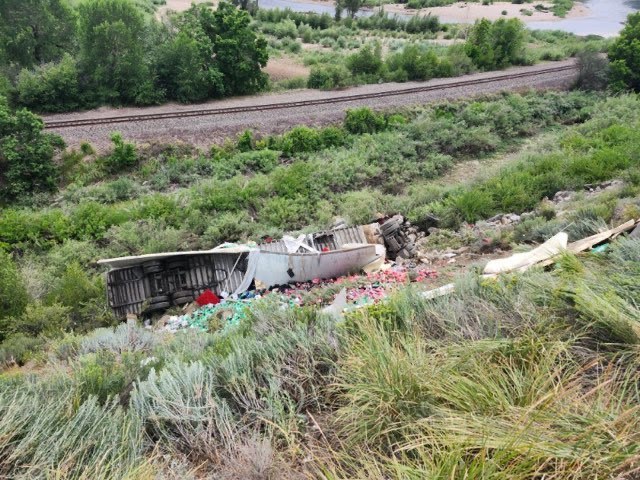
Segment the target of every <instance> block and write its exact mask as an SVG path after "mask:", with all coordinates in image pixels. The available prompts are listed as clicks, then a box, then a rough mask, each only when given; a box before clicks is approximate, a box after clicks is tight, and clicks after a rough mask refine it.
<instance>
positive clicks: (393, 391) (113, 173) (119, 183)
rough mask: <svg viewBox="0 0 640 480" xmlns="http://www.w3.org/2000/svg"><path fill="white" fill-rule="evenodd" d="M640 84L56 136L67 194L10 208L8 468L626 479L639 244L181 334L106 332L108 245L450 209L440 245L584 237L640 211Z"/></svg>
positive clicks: (187, 244) (433, 245)
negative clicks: (317, 122) (157, 130)
mask: <svg viewBox="0 0 640 480" xmlns="http://www.w3.org/2000/svg"><path fill="white" fill-rule="evenodd" d="M639 102H640V99H639V98H638V97H637V96H636V95H622V96H619V97H612V98H607V97H605V96H603V95H597V94H587V93H580V92H570V93H546V94H528V95H503V96H498V97H493V98H486V99H478V100H473V101H465V102H456V103H443V104H439V105H433V106H429V107H424V108H420V109H415V110H411V111H402V112H396V113H376V112H372V111H370V110H367V109H359V110H355V111H352V112H350V113H349V115H348V116H347V118H346V120H345V122H344V124H343V125H337V126H333V127H326V128H322V129H311V128H307V127H298V128H296V129H293V130H292V131H290V132H288V133H286V134H284V135H282V136H277V137H268V138H258V137H257V136H256V135H253V134H251V133H250V132H247V133H246V134H244V135H242V136H241V137H239V138H238V139H236V140H235V141H233V142H228V143H227V144H226V145H224V146H222V147H215V148H213V149H212V150H211V151H210V152H197V151H195V150H193V149H191V148H190V147H187V146H171V147H166V146H149V147H147V148H145V149H138V150H136V149H134V148H130V147H128V146H127V145H126V143H120V141H117V142H116V148H115V149H114V151H113V152H112V153H111V154H110V155H106V156H97V155H95V154H94V153H92V152H91V149H90V148H89V147H88V146H85V147H83V151H81V152H71V153H67V154H65V155H64V157H63V158H62V159H61V163H60V168H61V173H62V176H61V178H60V184H59V187H60V191H59V192H58V193H55V194H41V195H37V196H32V197H29V198H22V199H19V201H17V202H16V203H14V204H13V205H11V206H6V207H5V208H3V209H2V211H1V212H0V242H1V243H0V245H1V246H2V252H0V285H1V287H0V335H1V337H2V343H0V366H1V368H2V369H3V370H2V373H0V476H6V477H8V478H16V477H23V478H50V477H56V478H105V479H107V478H135V479H146V478H157V476H160V478H203V477H205V476H206V475H209V476H214V477H216V478H308V477H313V478H324V479H338V478H380V479H382V478H460V479H462V478H494V479H532V478H557V479H567V478H570V479H571V478H573V479H579V478H580V479H582V478H584V479H590V478H595V477H600V478H620V479H622V478H633V475H634V472H635V471H636V469H637V468H638V467H640V464H639V463H638V462H639V460H640V459H639V458H638V455H639V453H638V447H637V445H638V444H639V443H638V441H639V440H640V439H639V438H638V433H637V432H638V425H637V420H636V418H638V415H637V414H636V413H637V411H638V409H639V408H640V401H639V400H640V398H639V395H638V391H637V384H638V380H639V378H638V373H637V372H638V371H639V369H638V366H639V365H638V359H637V345H638V344H639V343H640V329H639V326H638V320H639V319H640V312H639V311H638V305H640V290H639V289H638V285H639V284H640V270H639V269H638V261H639V260H640V242H639V241H638V240H637V239H636V240H633V239H624V238H620V239H618V240H617V241H616V242H615V243H614V244H612V245H611V246H610V247H609V248H608V249H607V250H606V251H605V252H604V253H599V254H587V255H582V256H580V257H575V256H571V255H564V256H563V257H562V258H561V259H560V260H559V261H558V262H557V264H556V265H554V266H553V267H552V268H551V269H550V270H548V271H543V270H533V271H531V272H529V273H527V274H523V275H509V276H505V277H502V278H500V279H499V280H497V281H488V280H479V279H478V278H477V277H476V276H475V274H474V272H475V271H476V268H475V267H474V266H471V267H469V268H468V269H467V270H468V273H467V274H464V275H462V276H458V277H457V278H456V283H457V289H456V293H455V294H453V295H451V296H449V297H444V298H441V299H435V300H425V299H424V298H423V297H422V296H421V295H420V291H421V290H422V289H425V288H429V287H430V286H432V284H430V283H428V282H427V283H425V284H411V285H407V286H406V287H403V288H401V289H400V290H399V291H398V292H397V293H396V294H394V295H393V296H392V297H391V298H390V299H389V301H388V302H386V303H380V304H376V305H373V306H369V307H364V308H361V309H357V310H354V311H352V312H350V313H348V314H347V315H346V317H345V318H344V319H343V320H341V321H336V320H335V319H333V318H330V317H327V316H324V315H322V314H321V313H320V310H319V309H318V308H316V307H300V308H281V304H280V303H279V302H278V300H277V297H276V296H269V295H267V296H266V297H265V298H264V299H261V300H256V301H254V302H252V303H251V308H250V309H249V310H248V311H247V312H246V318H245V319H243V320H242V321H241V322H240V323H239V324H238V325H235V326H231V325H228V326H225V325H224V324H221V323H219V322H218V323H216V322H213V323H212V324H211V325H212V327H211V329H210V331H209V332H198V331H193V330H188V331H183V332H178V333H177V334H170V333H167V332H163V331H160V330H148V329H145V328H142V327H140V326H136V325H124V324H123V325H120V326H118V327H117V328H115V329H114V328H111V327H109V325H110V324H112V322H113V319H112V318H111V316H110V313H109V310H108V308H107V306H106V305H105V300H104V284H103V280H102V277H101V272H100V271H99V269H98V268H97V267H96V265H95V261H96V260H97V259H98V258H100V257H106V256H115V255H125V254H133V253H149V252H154V251H162V250H173V249H190V248H201V247H211V246H214V245H215V244H216V243H219V242H220V241H222V240H243V239H248V238H254V239H255V238H258V237H260V236H261V235H263V234H273V235H277V234H279V233H281V232H282V231H284V230H290V229H299V228H309V229H311V228H321V227H324V226H326V225H327V224H328V223H329V222H330V221H331V219H332V217H333V216H334V215H336V214H338V215H342V216H345V217H347V218H348V219H350V220H351V221H352V222H362V221H366V220H369V219H370V218H371V217H372V216H374V215H375V214H376V213H377V212H388V213H393V212H398V211H399V212H403V213H405V214H406V215H408V217H409V218H410V220H411V221H412V222H413V223H414V224H415V225H418V226H424V225H425V224H424V221H425V218H426V215H427V214H431V215H436V216H438V217H439V218H440V225H439V229H438V230H435V231H432V232H433V233H432V234H431V235H430V236H429V237H427V241H426V243H425V245H423V247H422V248H423V249H425V250H427V251H428V250H442V249H445V248H459V247H461V246H465V247H467V248H470V249H471V251H473V252H484V251H492V249H494V248H496V247H499V248H502V249H507V248H515V249H521V248H530V246H529V245H524V244H527V243H535V242H540V241H542V240H544V239H546V238H548V237H550V236H551V235H553V234H554V233H556V232H558V231H560V230H565V231H567V232H568V233H569V234H570V237H571V238H572V239H575V238H580V237H582V236H586V235H589V234H591V233H594V232H595V231H597V230H598V229H599V228H602V227H604V226H606V224H607V223H608V224H618V223H621V222H623V221H625V220H627V219H629V218H639V217H640V163H639V162H640V142H639V141H638V136H637V135H636V132H637V131H638V128H639V127H640V108H639V107H640V104H639ZM118 145H119V146H118ZM459 178H462V179H463V181H462V182H460V181H459V180H458V181H456V182H455V183H451V180H448V181H447V180H446V179H459ZM613 179H617V180H620V181H621V182H622V183H619V184H616V185H617V186H615V188H607V189H605V191H602V192H595V191H594V192H589V191H588V190H587V191H585V190H584V185H585V184H597V183H599V182H602V181H605V180H613ZM559 190H574V191H575V193H574V194H572V197H571V201H569V202H560V203H558V202H550V201H548V200H545V197H550V198H551V197H553V196H554V194H555V193H556V192H558V191H559ZM495 213H526V214H527V215H526V218H525V217H523V221H522V222H520V223H519V224H517V225H513V226H504V227H500V228H497V227H495V226H491V225H490V224H487V223H486V222H484V223H483V220H486V219H487V218H488V217H490V216H492V215H494V214H495ZM467 222H474V225H469V224H468V223H467ZM487 249H489V250H487ZM480 261H481V260H480ZM105 326H106V327H107V328H97V329H96V327H105Z"/></svg>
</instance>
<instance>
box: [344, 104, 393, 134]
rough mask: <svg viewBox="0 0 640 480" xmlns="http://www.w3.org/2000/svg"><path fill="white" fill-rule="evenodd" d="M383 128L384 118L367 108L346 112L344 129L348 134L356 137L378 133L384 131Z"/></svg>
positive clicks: (384, 124)
mask: <svg viewBox="0 0 640 480" xmlns="http://www.w3.org/2000/svg"><path fill="white" fill-rule="evenodd" d="M385 126H386V122H385V119H384V117H383V116H382V115H381V114H378V113H375V112H374V111H372V110H371V109H369V108H367V107H362V108H355V109H352V110H347V113H346V116H345V119H344V128H345V129H346V130H347V131H348V132H349V133H354V134H357V135H362V134H364V133H375V132H379V131H380V130H382V129H384V128H385Z"/></svg>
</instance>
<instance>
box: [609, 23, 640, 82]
mask: <svg viewBox="0 0 640 480" xmlns="http://www.w3.org/2000/svg"><path fill="white" fill-rule="evenodd" d="M609 60H610V61H611V86H612V88H613V89H615V90H626V89H631V90H635V91H640V12H638V13H634V14H632V15H629V16H628V17H627V23H626V25H625V27H624V28H623V29H622V32H620V36H619V37H618V39H617V40H616V41H615V42H614V43H613V45H611V48H610V49H609Z"/></svg>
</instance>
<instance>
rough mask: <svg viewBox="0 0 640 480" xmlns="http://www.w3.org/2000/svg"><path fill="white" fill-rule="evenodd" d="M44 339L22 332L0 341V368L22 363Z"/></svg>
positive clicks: (40, 345)
mask: <svg viewBox="0 0 640 480" xmlns="http://www.w3.org/2000/svg"><path fill="white" fill-rule="evenodd" d="M43 344H44V341H43V340H42V339H40V338H33V337H31V336H27V335H24V334H16V335H12V336H11V337H9V338H7V339H5V340H4V341H3V342H0V368H1V367H5V366H8V365H11V364H12V363H16V364H18V365H24V364H25V363H26V362H28V361H29V360H30V359H31V358H32V357H33V356H34V355H35V354H36V353H37V352H38V351H39V350H40V349H41V348H42V346H43Z"/></svg>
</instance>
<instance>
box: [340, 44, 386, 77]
mask: <svg viewBox="0 0 640 480" xmlns="http://www.w3.org/2000/svg"><path fill="white" fill-rule="evenodd" d="M382 65H383V62H382V49H381V47H380V45H375V46H374V47H372V46H371V45H365V46H364V47H362V48H361V49H360V50H359V51H358V52H357V53H354V54H353V55H350V56H349V57H348V58H347V67H348V68H349V70H351V73H352V74H353V75H354V76H356V75H378V74H379V73H380V70H381V69H382Z"/></svg>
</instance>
